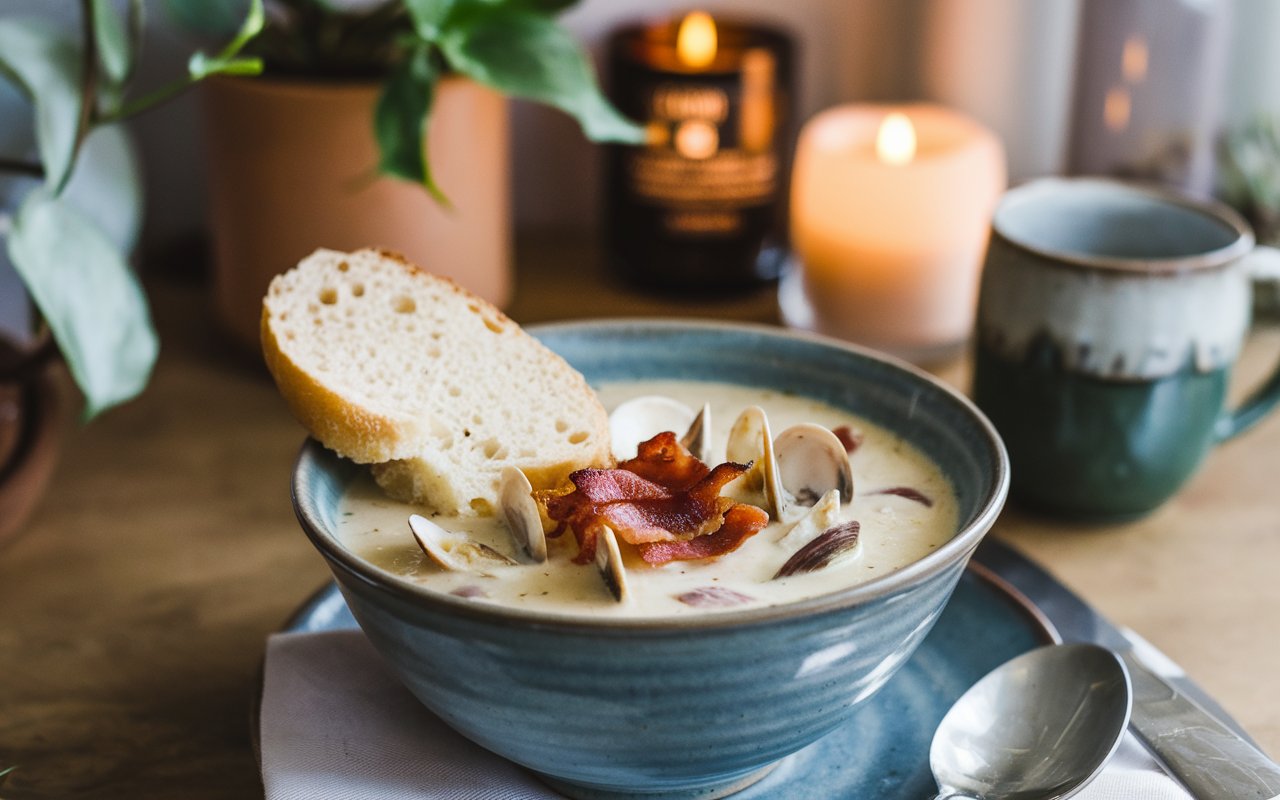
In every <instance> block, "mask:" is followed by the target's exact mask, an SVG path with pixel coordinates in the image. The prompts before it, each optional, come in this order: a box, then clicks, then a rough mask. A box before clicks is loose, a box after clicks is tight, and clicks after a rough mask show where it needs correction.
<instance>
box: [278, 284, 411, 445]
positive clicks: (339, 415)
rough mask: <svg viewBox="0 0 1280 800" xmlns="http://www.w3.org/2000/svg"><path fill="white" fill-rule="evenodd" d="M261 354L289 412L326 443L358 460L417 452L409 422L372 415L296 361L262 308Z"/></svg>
mask: <svg viewBox="0 0 1280 800" xmlns="http://www.w3.org/2000/svg"><path fill="white" fill-rule="evenodd" d="M262 357H263V360H264V361H266V364H267V371H269V372H270V373H271V377H272V378H274V379H275V382H276V386H277V387H278V388H279V390H280V394H281V396H283V397H284V401H285V405H287V406H288V407H289V411H290V413H292V414H293V416H294V418H295V419H297V420H298V422H300V423H302V426H303V427H304V428H306V429H307V430H308V431H310V432H311V435H312V436H314V437H315V438H316V439H318V440H319V441H320V443H321V444H323V445H324V446H325V447H327V448H329V449H330V450H333V451H334V452H336V453H338V454H339V455H341V456H343V457H345V458H349V459H351V460H352V461H355V462H356V463H359V464H377V463H380V462H383V461H391V460H394V459H398V458H407V457H409V456H411V455H413V454H414V452H415V450H414V449H413V447H412V445H413V443H414V442H416V441H417V440H419V439H420V438H421V435H420V432H419V431H418V429H417V428H418V426H417V425H414V424H413V423H412V422H411V421H404V420H395V419H391V418H389V417H385V416H381V415H379V414H374V413H373V412H371V411H369V410H367V409H364V408H361V407H360V406H357V405H354V404H353V403H350V402H348V401H347V400H346V399H344V398H343V397H342V396H341V395H339V394H338V393H337V392H334V391H332V390H330V389H328V388H327V387H325V386H324V385H323V384H321V383H320V382H319V381H317V380H316V379H315V378H313V377H312V376H311V375H310V374H308V373H307V372H306V370H304V369H302V368H301V367H299V366H298V365H297V364H296V363H294V361H293V359H291V358H289V356H287V355H285V353H284V351H283V350H281V348H280V342H279V340H277V338H276V335H275V331H274V330H272V328H271V311H270V309H269V308H267V305H266V304H265V303H264V304H263V306H262Z"/></svg>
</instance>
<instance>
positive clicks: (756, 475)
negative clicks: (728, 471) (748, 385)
mask: <svg viewBox="0 0 1280 800" xmlns="http://www.w3.org/2000/svg"><path fill="white" fill-rule="evenodd" d="M725 458H727V459H728V460H729V461H733V462H735V463H738V464H751V465H752V468H751V471H750V472H748V473H747V475H746V477H745V480H746V481H747V486H748V488H753V489H759V490H761V491H762V492H763V493H764V499H765V504H766V510H767V511H768V512H769V513H770V514H771V515H772V516H773V518H774V519H776V520H785V519H786V512H787V498H786V496H785V494H784V490H783V488H782V483H781V482H780V481H779V478H778V462H777V459H776V458H775V457H774V453H773V434H772V433H771V432H770V431H769V417H768V415H767V414H765V413H764V409H763V408H761V407H760V406H749V407H747V408H745V409H743V411H742V413H741V414H739V415H738V418H737V419H736V420H734V422H733V427H731V428H730V429H729V440H728V443H727V445H726V447H725Z"/></svg>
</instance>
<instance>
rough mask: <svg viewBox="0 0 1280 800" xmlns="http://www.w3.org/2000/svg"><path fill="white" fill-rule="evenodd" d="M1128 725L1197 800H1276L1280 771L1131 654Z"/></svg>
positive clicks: (1127, 655)
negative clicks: (1130, 703) (1131, 694)
mask: <svg viewBox="0 0 1280 800" xmlns="http://www.w3.org/2000/svg"><path fill="white" fill-rule="evenodd" d="M1122 657H1123V659H1124V663H1125V666H1126V667H1128V668H1129V678H1130V680H1131V681H1132V683H1133V716H1132V717H1131V718H1130V724H1131V725H1132V727H1133V729H1134V731H1135V732H1136V733H1137V734H1138V738H1140V739H1141V740H1142V741H1143V743H1145V744H1146V745H1147V748H1148V749H1149V750H1151V752H1153V753H1155V755H1156V757H1157V758H1159V759H1160V761H1162V762H1163V763H1164V766H1165V767H1166V768H1167V769H1168V771H1169V773H1170V774H1171V775H1173V776H1174V777H1175V778H1177V779H1178V781H1180V782H1181V783H1182V785H1183V786H1185V787H1187V789H1188V790H1189V791H1190V792H1191V794H1192V796H1193V797H1195V798H1197V800H1276V798H1280V765H1277V764H1276V762H1274V761H1272V760H1271V759H1270V758H1268V757H1267V756H1266V755H1265V754H1264V753H1262V752H1261V751H1260V750H1258V749H1257V748H1255V747H1254V746H1253V745H1251V744H1249V743H1248V742H1246V741H1245V740H1244V739H1242V738H1241V737H1240V736H1239V735H1238V734H1236V733H1235V732H1234V731H1232V730H1231V729H1230V728H1228V727H1227V726H1226V725H1224V724H1223V723H1222V722H1220V721H1218V719H1217V718H1216V717H1214V716H1212V715H1211V714H1209V713H1208V712H1207V711H1205V710H1204V709H1202V708H1201V707H1200V706H1198V705H1196V703H1195V702H1193V701H1192V700H1191V699H1190V698H1188V697H1186V696H1185V695H1183V694H1182V693H1181V692H1179V691H1178V690H1177V688H1175V687H1174V686H1172V685H1170V684H1169V683H1168V682H1167V681H1165V680H1164V679H1163V678H1161V677H1160V676H1159V675H1157V674H1156V673H1154V672H1152V671H1151V670H1150V669H1149V668H1148V667H1147V666H1146V665H1145V664H1143V663H1142V662H1141V661H1139V660H1138V659H1137V658H1136V657H1134V656H1133V654H1132V653H1129V652H1126V653H1124V654H1123V656H1122Z"/></svg>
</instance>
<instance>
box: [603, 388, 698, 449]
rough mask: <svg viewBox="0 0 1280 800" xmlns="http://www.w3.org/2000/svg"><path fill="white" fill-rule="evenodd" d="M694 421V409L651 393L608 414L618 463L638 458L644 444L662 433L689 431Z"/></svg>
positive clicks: (610, 436)
mask: <svg viewBox="0 0 1280 800" xmlns="http://www.w3.org/2000/svg"><path fill="white" fill-rule="evenodd" d="M695 419H696V414H695V413H694V411H693V409H692V408H689V407H688V406H686V405H685V404H684V403H681V402H680V401H679V400H675V399H672V398H670V397H664V396H662V395H656V394H652V395H643V396H641V397H636V398H633V399H631V400H628V401H627V402H625V403H622V404H621V405H619V406H618V407H617V408H615V409H614V410H613V413H612V414H610V415H609V441H610V442H611V444H612V448H613V457H614V458H616V459H618V460H619V461H626V460H627V459H630V458H635V456H636V450H637V447H638V445H639V444H640V443H641V442H645V441H648V440H649V439H652V438H653V437H654V436H657V435H658V434H659V433H662V432H663V431H683V430H688V429H689V427H690V426H691V425H693V424H694V420H695ZM695 454H696V453H695Z"/></svg>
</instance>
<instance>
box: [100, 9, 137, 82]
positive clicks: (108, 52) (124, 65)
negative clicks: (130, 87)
mask: <svg viewBox="0 0 1280 800" xmlns="http://www.w3.org/2000/svg"><path fill="white" fill-rule="evenodd" d="M89 7H90V9H91V11H92V13H93V36H94V39H95V40H96V42H97V46H98V60H99V61H100V62H101V63H102V71H103V75H104V77H106V78H107V80H108V82H109V84H111V85H115V86H118V85H119V84H121V83H123V82H124V79H125V78H126V77H127V76H128V75H129V72H130V70H131V69H132V61H133V53H132V52H131V50H130V48H129V37H128V35H127V34H126V33H125V25H124V21H123V20H122V19H120V15H119V14H117V13H116V10H115V8H114V7H113V6H112V4H111V0H89Z"/></svg>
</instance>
